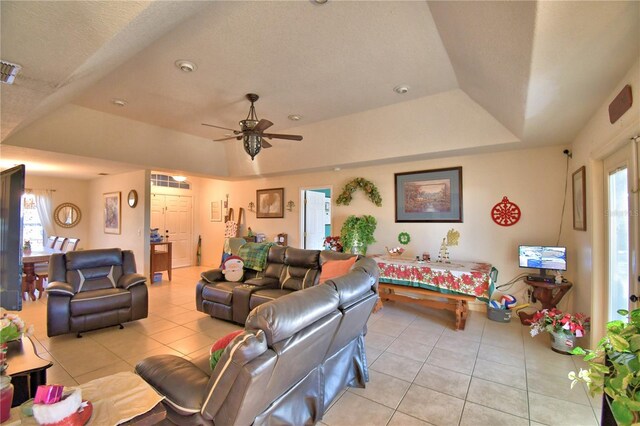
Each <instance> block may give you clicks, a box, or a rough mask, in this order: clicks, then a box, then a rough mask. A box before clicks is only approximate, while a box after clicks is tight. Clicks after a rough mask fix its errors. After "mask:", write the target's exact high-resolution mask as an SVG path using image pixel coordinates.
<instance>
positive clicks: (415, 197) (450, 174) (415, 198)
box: [395, 167, 462, 222]
mask: <svg viewBox="0 0 640 426" xmlns="http://www.w3.org/2000/svg"><path fill="white" fill-rule="evenodd" d="M395 204H396V222H462V167H450V168H446V169H434V170H422V171H418V172H405V173H396V174H395Z"/></svg>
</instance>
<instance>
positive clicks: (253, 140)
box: [202, 93, 302, 161]
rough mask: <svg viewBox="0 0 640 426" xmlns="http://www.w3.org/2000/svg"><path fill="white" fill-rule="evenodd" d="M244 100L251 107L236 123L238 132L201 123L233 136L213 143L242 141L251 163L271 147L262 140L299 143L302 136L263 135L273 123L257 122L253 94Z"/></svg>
mask: <svg viewBox="0 0 640 426" xmlns="http://www.w3.org/2000/svg"><path fill="white" fill-rule="evenodd" d="M246 98H247V99H248V100H249V102H251V107H249V113H248V114H247V118H245V119H244V120H240V122H239V123H238V124H239V125H240V130H234V129H229V128H228V127H221V126H216V125H213V124H207V123H202V125H203V126H209V127H215V128H217V129H222V130H231V131H232V132H233V135H229V136H227V135H225V136H226V137H224V138H222V139H214V141H215V142H221V141H226V140H229V139H237V140H242V143H243V146H244V150H245V152H246V153H247V154H249V156H250V157H251V161H253V159H254V158H255V156H256V155H258V153H259V152H260V151H261V150H262V148H265V149H266V148H271V147H272V145H271V144H270V143H269V142H267V141H266V140H264V138H267V139H287V140H293V141H301V140H302V136H300V135H282V134H276V133H264V131H265V130H267V129H268V128H269V127H271V126H273V123H272V122H270V121H269V120H265V119H262V120H259V119H258V115H257V114H256V108H255V106H254V105H253V104H254V103H255V102H256V101H257V100H258V99H260V97H259V96H258V95H256V94H255V93H248V94H247V95H246Z"/></svg>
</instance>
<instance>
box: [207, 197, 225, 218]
mask: <svg viewBox="0 0 640 426" xmlns="http://www.w3.org/2000/svg"><path fill="white" fill-rule="evenodd" d="M209 220H210V221H211V222H222V201H212V202H211V210H210V212H209Z"/></svg>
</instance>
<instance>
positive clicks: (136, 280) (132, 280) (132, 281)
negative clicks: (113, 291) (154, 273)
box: [118, 274, 147, 290]
mask: <svg viewBox="0 0 640 426" xmlns="http://www.w3.org/2000/svg"><path fill="white" fill-rule="evenodd" d="M146 283H147V277H145V276H144V275H140V274H125V275H123V276H121V277H120V279H118V287H120V288H124V289H125V290H129V289H130V288H131V287H133V286H134V285H138V284H146Z"/></svg>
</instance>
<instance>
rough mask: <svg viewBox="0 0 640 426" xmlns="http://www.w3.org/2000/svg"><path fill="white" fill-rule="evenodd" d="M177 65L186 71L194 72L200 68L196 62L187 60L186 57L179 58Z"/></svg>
mask: <svg viewBox="0 0 640 426" xmlns="http://www.w3.org/2000/svg"><path fill="white" fill-rule="evenodd" d="M176 67H178V68H180V69H181V70H182V71H184V72H193V71H195V70H197V69H198V67H197V66H196V64H194V63H193V62H191V61H185V60H184V59H179V60H177V61H176Z"/></svg>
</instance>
